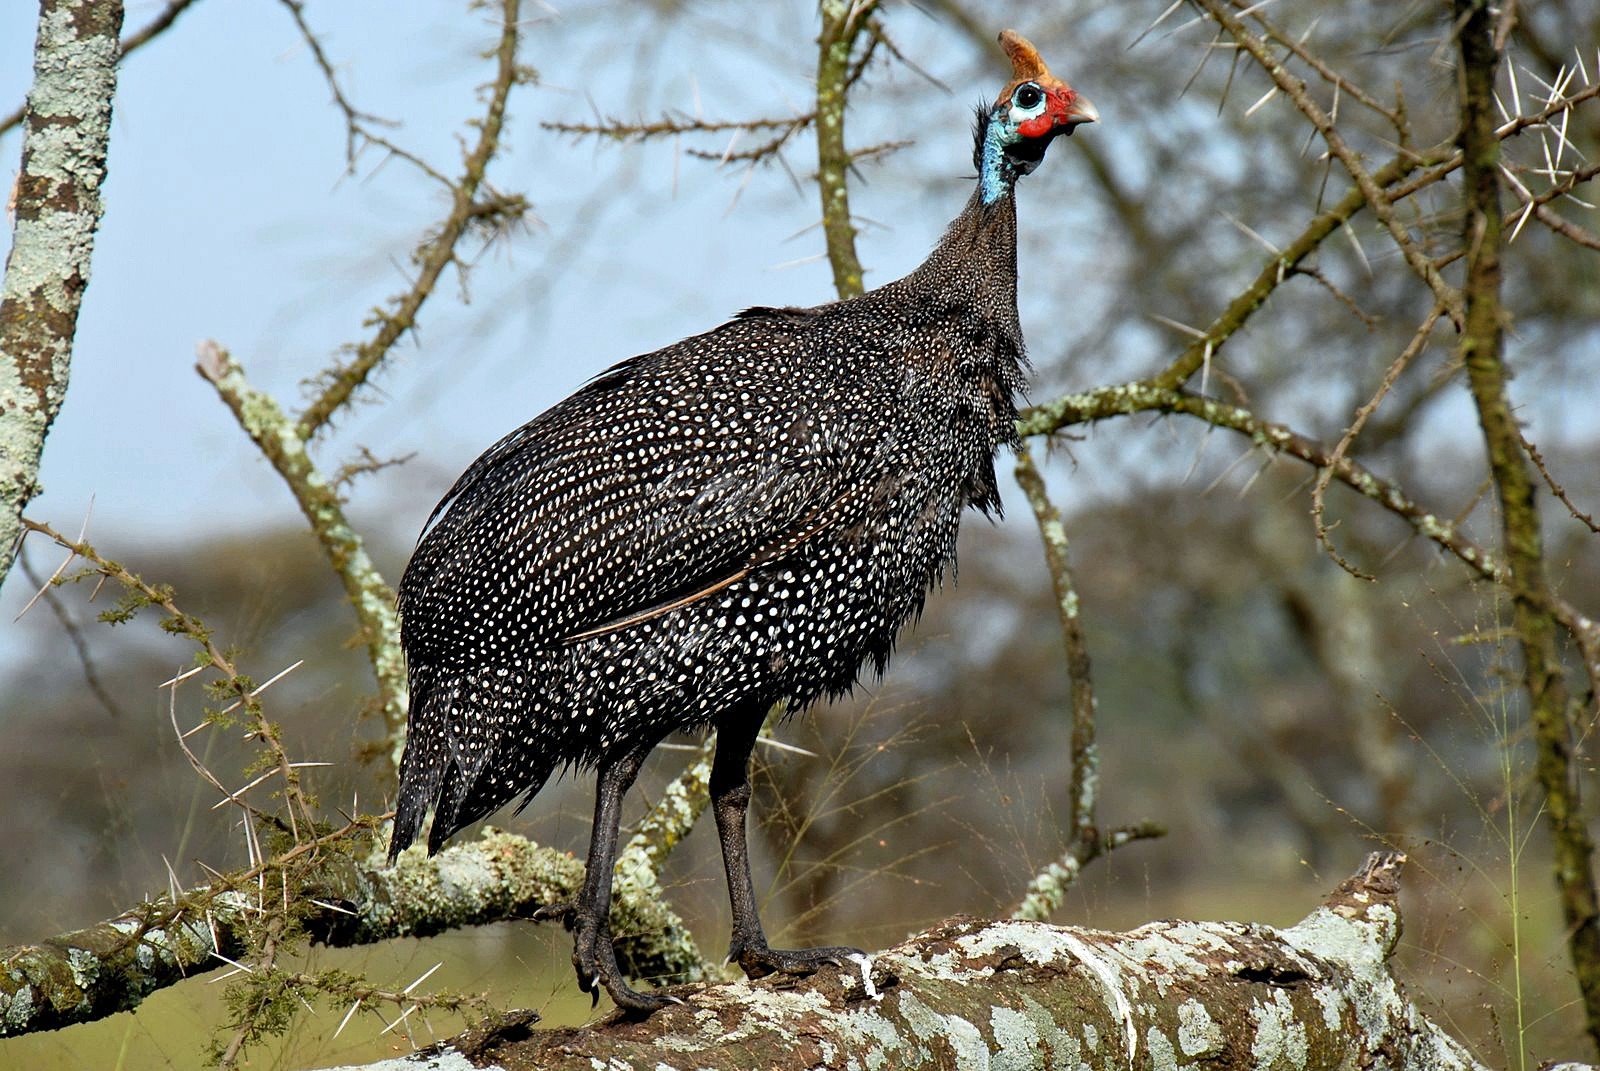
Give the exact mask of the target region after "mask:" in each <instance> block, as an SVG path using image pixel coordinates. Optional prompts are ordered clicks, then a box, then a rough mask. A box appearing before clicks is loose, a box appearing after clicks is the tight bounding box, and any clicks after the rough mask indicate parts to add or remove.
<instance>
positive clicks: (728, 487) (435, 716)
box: [389, 30, 1097, 1011]
mask: <svg viewBox="0 0 1600 1071" xmlns="http://www.w3.org/2000/svg"><path fill="white" fill-rule="evenodd" d="M1000 41H1001V44H1002V45H1003V47H1004V48H1005V50H1006V52H1007V54H1008V55H1009V56H1010V58H1011V62H1012V66H1013V74H1014V77H1013V79H1012V81H1011V82H1010V84H1008V85H1007V86H1006V87H1005V89H1004V91H1003V92H1002V93H1001V94H1000V96H999V98H998V99H997V100H996V102H995V103H994V104H993V105H992V106H988V107H980V109H979V111H978V121H977V128H976V146H975V149H974V163H975V165H976V167H977V169H978V184H977V189H976V190H975V191H974V193H973V195H972V199H971V200H970V201H969V202H968V204H967V206H966V208H965V209H964V210H963V211H962V213H961V214H960V215H959V216H958V217H956V219H955V221H954V222H953V223H952V224H951V225H950V227H949V229H948V230H947V231H946V233H945V235H944V238H943V239H942V240H941V241H940V243H939V245H938V247H937V248H936V249H935V250H934V251H933V253H932V255H930V256H929V257H928V259H927V261H926V262H925V263H923V264H922V266H921V267H919V268H917V269H916V270H915V271H913V272H912V273H911V274H910V275H907V276H906V277H905V278H903V279H899V280H896V281H895V282H892V283H889V284H887V285H885V286H882V287H879V288H878V289H876V290H873V291H871V292H869V293H867V294H864V295H862V296H861V297H858V298H854V299H851V300H848V301H840V302H836V303H833V304H829V305H821V306H817V307H816V308H807V309H802V308H753V309H749V310H747V311H746V312H744V313H741V314H740V315H739V316H738V317H737V318H735V319H734V320H733V321H731V322H729V323H727V324H724V325H723V326H721V327H718V328H716V329H715V330H713V331H710V332H707V333H706V334H703V335H697V336H695V337H693V338H689V339H685V340H684V341H682V342H679V343H676V344H674V345H671V346H667V347H666V348H664V349H660V350H657V351H655V352H654V353H647V354H643V355H642V356H639V357H635V358H633V359H631V360H628V361H624V362H623V363H621V364H619V365H617V366H616V367H614V368H612V369H611V370H610V371H608V372H606V373H605V374H603V375H601V376H600V377H599V378H597V379H595V380H593V381H592V382H590V383H589V384H588V385H586V386H585V387H583V388H582V389H581V390H579V391H578V392H577V393H576V394H574V395H572V396H571V397H570V398H568V399H566V400H565V401H563V402H561V403H560V404H558V405H556V406H555V407H554V408H552V409H550V410H549V411H548V412H545V413H544V414H542V415H540V416H538V417H536V418H535V419H534V420H532V421H531V422H529V423H528V424H526V425H524V426H523V427H521V428H519V429H518V430H516V431H514V432H512V433H511V434H510V435H508V436H506V437H505V438H504V439H502V440H501V441H500V442H498V443H496V444H495V445H494V446H492V447H491V448H490V449H489V450H488V451H487V452H486V453H485V454H484V455H483V456H482V457H480V458H479V459H478V460H477V461H476V462H474V463H473V465H472V466H471V467H470V468H469V469H468V470H467V471H466V472H465V473H464V474H463V475H462V476H461V478H460V479H459V480H457V481H456V484H455V486H454V487H452V488H451V489H450V491H449V493H448V494H446V495H445V497H444V499H443V500H442V501H441V502H440V503H439V505H438V506H437V507H436V508H435V509H434V512H433V516H432V517H431V518H430V520H429V526H428V527H426V528H425V529H424V534H423V536H422V539H421V541H420V543H419V545H418V547H417V550H416V553H415V554H414V555H413V556H412V559H411V562H410V564H409V565H408V566H407V568H406V572H405V577H404V579H403V580H402V581H401V584H400V596H399V604H400V615H401V640H402V642H403V644H404V647H405V651H406V657H407V659H408V662H409V672H410V681H411V712H410V723H409V735H408V737H407V740H406V749H405V756H404V759H403V760H402V762H401V767H400V790H399V799H398V804H397V807H396V814H395V822H394V836H393V840H392V841H391V843H390V847H389V852H390V856H391V858H392V857H393V856H395V855H396V854H398V853H399V852H400V851H401V850H403V849H404V848H405V847H406V846H407V845H409V844H410V843H411V842H412V840H413V838H414V837H415V836H416V834H417V832H418V829H419V828H420V826H421V824H422V820H423V817H424V815H425V814H426V812H427V810H428V808H429V807H430V806H431V807H432V808H433V810H434V819H433V827H432V831H431V833H430V835H429V837H428V849H429V851H430V852H431V851H433V850H436V849H437V848H438V847H439V846H440V844H441V843H442V842H443V841H444V840H445V838H447V837H448V836H449V835H450V834H451V833H453V832H455V831H456V830H458V829H460V828H462V827H463V826H465V825H467V824H468V823H470V822H473V821H475V820H477V819H479V818H483V817H485V816H486V815H488V814H490V813H491V812H493V811H495V810H497V809H498V808H500V807H501V806H503V805H504V804H506V803H508V802H510V801H511V800H512V799H514V798H516V797H518V796H521V797H523V802H524V804H526V802H527V800H529V799H531V798H532V796H533V795H534V793H536V792H537V791H538V790H539V788H540V787H541V786H542V785H543V784H544V783H545V781H546V779H547V778H549V776H550V775H551V774H552V773H553V772H554V771H555V770H557V769H558V768H563V767H591V766H592V767H594V768H595V769H596V770H597V771H598V785H597V789H596V803H595V818H594V830H593V833H592V839H591V842H590V848H589V856H588V873H587V877H586V879H585V881H584V885H583V889H582V891H581V893H580V894H579V897H578V900H577V902H576V903H575V904H574V905H572V907H571V908H570V911H569V912H568V915H567V922H568V925H569V927H570V928H571V929H573V930H574V931H575V934H576V941H575V951H574V953H573V963H574V965H575V966H576V968H577V970H578V977H579V982H580V984H582V985H583V987H584V988H585V989H586V990H588V991H590V992H591V993H595V994H596V995H598V988H597V984H596V983H597V982H598V983H600V984H603V985H604V986H605V987H606V989H607V990H608V991H609V992H610V994H611V996H612V997H613V999H614V1000H615V1001H616V1002H617V1004H618V1005H620V1006H622V1007H624V1008H627V1009H631V1010H636V1011H648V1010H650V1009H652V1008H655V1007H658V1006H659V1005H660V1004H661V1003H663V1002H664V1001H665V998H663V997H662V996H660V995H653V994H643V993H638V992H635V991H634V990H632V989H630V988H629V987H628V986H627V984H626V983H625V981H624V980H623V978H622V976H621V974H620V972H619V970H618V967H617V963H616V959H615V955H614V953H613V950H612V945H611V937H610V933H609V930H608V923H607V914H608V911H609V907H610V902H611V876H612V874H611V872H612V865H613V859H614V855H615V851H616V840H617V829H618V818H619V812H620V810H621V803H622V798H623V795H624V793H626V792H627V790H628V788H629V786H630V785H631V784H632V783H633V780H634V777H635V775H636V774H637V773H638V770H639V767H640V765H641V764H642V763H643V761H644V759H645V757H646V755H647V754H648V753H649V752H650V750H651V749H652V748H653V747H655V745H656V744H657V743H658V742H659V741H660V740H661V739H662V738H663V737H664V736H666V735H667V734H668V733H671V732H673V731H676V730H684V729H695V728H700V727H704V726H712V727H714V728H715V729H716V731H717V750H716V758H715V761H714V763H713V769H712V774H711V784H710V791H711V799H712V806H713V811H714V814H715V816H716V821H717V829H718V832H719V834H720V837H721V841H722V850H723V858H724V863H725V865H726V868H727V876H728V889H729V897H730V899H731V901H732V906H733V939H732V943H731V948H730V952H729V958H730V959H731V960H733V961H736V962H737V963H738V964H739V965H740V966H741V967H742V968H743V969H744V971H745V972H746V973H747V974H749V975H751V976H752V977H754V976H759V975H762V974H767V973H770V972H772V971H785V972H793V973H804V972H807V971H811V970H814V969H816V967H817V966H818V965H819V964H822V963H829V962H838V961H839V960H841V959H842V958H843V957H845V956H847V955H850V954H853V953H854V952H855V950H853V949H845V948H820V949H804V950H793V951H790V950H782V949H774V948H770V947H769V946H768V945H767V940H766V937H765V935H764V933H763V931H762V929H761V921H760V919H759V918H758V917H757V913H756V900H755V893H754V891H753V888H752V885H751V879H750V870H749V860H748V856H747V852H746V845H745V816H746V811H747V809H748V806H749V800H750V782H749V777H748V766H749V758H750V753H751V750H752V748H753V747H754V744H755V740H756V734H757V732H758V731H759V729H760V727H761V724H762V721H763V718H764V716H765V714H766V711H767V709H768V708H769V707H770V706H771V705H772V704H773V703H775V702H777V701H779V700H783V699H786V700H788V701H789V710H790V711H798V710H801V709H804V708H805V707H806V706H808V705H809V704H811V703H813V702H815V701H816V700H818V699H819V698H821V697H823V696H838V695H840V694H842V693H844V692H847V691H849V690H850V688H851V687H852V685H853V684H854V683H855V680H856V678H857V675H858V673H859V672H860V671H861V669H862V668H863V667H864V666H865V665H866V664H868V663H871V665H872V666H873V668H874V669H875V670H877V671H879V672H882V670H883V668H884V666H885V664H886V662H887V661H888V658H889V654H890V651H891V650H892V648H893V646H894V642H895V635H896V633H897V631H898V630H899V628H900V626H901V625H902V624H903V623H904V622H905V621H906V620H907V619H909V618H911V617H913V616H915V615H916V614H917V612H918V611H919V610H920V609H921V608H922V604H923V600H924V599H925V598H926V596H927V593H928V592H929V590H930V589H931V587H932V585H934V584H935V583H936V582H938V581H939V580H940V578H941V577H942V576H943V575H944V572H945V570H946V568H947V567H948V566H949V565H950V564H951V563H952V562H953V561H954V557H955V548H956V530H957V526H958V524H959V521H960V517H961V513H962V511H963V510H964V509H965V508H966V507H968V506H974V507H976V508H978V509H979V510H981V511H983V512H984V513H986V514H988V513H992V512H996V511H998V510H999V508H1000V499H999V495H998V493H997V487H996V484H995V473H994V457H995V452H996V450H997V449H998V448H999V447H1000V446H1002V445H1006V444H1011V443H1014V441H1015V439H1016V432H1015V430H1014V421H1015V417H1016V406H1015V401H1014V399H1015V397H1016V395H1017V393H1018V392H1019V391H1020V390H1021V389H1022V386H1023V369H1024V368H1025V367H1026V362H1027V358H1026V355H1025V353H1024V349H1023V342H1022V334H1021V328H1020V326H1019V324H1018V321H1017V297H1016V286H1017V267H1016V257H1017V250H1016V206H1015V202H1014V200H1013V197H1012V188H1013V184H1014V183H1015V182H1016V180H1017V178H1018V177H1019V176H1021V175H1025V174H1027V173H1029V172H1030V171H1032V170H1033V169H1034V168H1035V167H1037V166H1038V164H1039V163H1040V161H1041V160H1043V158H1044V154H1045V150H1046V148H1048V146H1049V145H1050V142H1051V140H1052V139H1054V138H1055V137H1056V136H1057V135H1060V134H1070V133H1071V132H1072V129H1073V128H1074V127H1075V126H1077V125H1078V124H1081V123H1086V122H1091V121H1093V120H1094V119H1096V118H1097V115H1096V112H1095V110H1094V108H1093V106H1092V105H1090V103H1089V102H1088V101H1087V100H1085V99H1084V98H1083V97H1082V96H1080V95H1079V94H1078V93H1076V92H1074V91H1073V90H1072V89H1071V88H1070V87H1069V86H1068V85H1067V84H1066V83H1064V82H1062V81H1060V80H1059V79H1057V78H1055V77H1053V76H1052V75H1051V74H1050V72H1049V69H1048V68H1046V66H1045V65H1044V63H1043V62H1042V61H1041V60H1040V58H1039V55H1038V53H1037V52H1036V51H1035V50H1034V48H1033V46H1032V45H1031V44H1029V43H1028V42H1027V41H1026V40H1025V39H1024V38H1022V37H1021V36H1020V35H1019V34H1016V33H1015V32H1013V31H1010V30H1008V31H1006V32H1004V33H1002V34H1001V35H1000Z"/></svg>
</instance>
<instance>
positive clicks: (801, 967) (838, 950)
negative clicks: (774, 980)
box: [728, 945, 866, 978]
mask: <svg viewBox="0 0 1600 1071" xmlns="http://www.w3.org/2000/svg"><path fill="white" fill-rule="evenodd" d="M865 959H866V953H865V952H863V951H861V950H860V949H859V948H847V947H845V946H843V945H829V946H825V947H823V948H768V947H766V945H759V946H748V945H747V946H745V947H743V948H734V949H731V950H730V951H729V952H728V960H729V962H731V963H737V964H738V965H739V968H740V969H741V970H742V971H744V973H745V977H747V978H764V977H766V976H767V975H769V974H773V973H778V974H812V973H815V972H816V971H817V970H819V969H821V968H822V967H847V966H852V965H853V964H854V963H857V962H860V961H862V960H865Z"/></svg>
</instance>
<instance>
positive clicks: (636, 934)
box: [0, 823, 705, 1036]
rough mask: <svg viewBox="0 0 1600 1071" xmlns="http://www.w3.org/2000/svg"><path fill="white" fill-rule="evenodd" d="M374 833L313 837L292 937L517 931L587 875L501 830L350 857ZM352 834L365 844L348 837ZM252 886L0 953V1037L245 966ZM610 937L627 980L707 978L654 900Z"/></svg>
mask: <svg viewBox="0 0 1600 1071" xmlns="http://www.w3.org/2000/svg"><path fill="white" fill-rule="evenodd" d="M370 825H371V823H366V824H362V825H357V826H352V827H347V828H345V829H342V830H340V831H338V832H337V833H335V834H333V835H330V836H327V837H324V838H321V841H320V842H319V843H320V846H321V848H322V849H323V850H324V851H325V857H324V859H323V861H322V863H321V865H319V866H318V867H316V868H314V869H312V870H309V871H307V872H305V873H304V874H303V876H300V877H297V878H296V879H295V884H294V885H293V887H291V888H289V889H287V890H286V892H285V895H286V896H287V898H288V899H289V901H290V903H291V904H292V905H293V908H294V914H293V922H294V925H295V926H297V927H299V928H301V929H303V930H304V931H305V932H307V933H309V934H310V935H311V936H312V937H313V938H314V939H316V940H318V941H321V942H324V943H326V944H328V945H331V946H334V947H347V946H352V945H361V944H371V943H374V942H377V941H384V940H388V939H390V938H394V937H425V936H429V935H432V934H438V933H443V932H445V931H447V930H455V929H460V928H462V927H465V926H481V925H486V924H488V923H491V922H503V921H508V920H515V919H526V918H529V917H531V916H532V915H533V913H534V912H535V911H537V910H538V909H539V908H540V907H544V906H548V905H551V904H556V903H560V902H562V901H565V900H570V899H571V898H572V897H573V896H574V895H576V893H577V891H578V888H579V887H580V886H581V885H582V883H583V864H582V863H581V862H580V861H578V860H577V859H575V858H573V857H572V856H571V855H569V854H567V853H565V852H558V851H556V850H554V849H552V848H545V847H541V846H539V845H537V844H535V843H533V842H532V841H529V840H526V839H524V838H522V837H518V836H515V835H513V834H509V833H502V832H499V831H497V830H485V831H484V833H483V835H482V836H481V837H479V838H478V839H477V840H474V841H469V842H467V843H464V844H459V845H456V846H454V847H451V848H448V849H446V850H445V851H442V852H440V853H439V854H438V855H436V856H434V857H433V858H431V859H430V858H427V857H426V856H425V855H424V853H423V852H422V851H421V850H420V849H413V850H411V851H408V852H405V853H403V854H402V855H401V856H400V859H399V860H398V861H397V862H396V864H395V865H394V866H393V867H388V866H385V865H383V863H382V860H381V858H379V857H377V856H373V857H372V858H367V857H366V856H365V854H364V853H360V852H358V851H356V849H358V848H359V847H360V846H362V845H364V844H368V843H370V842H369V841H367V840H366V839H365V837H366V835H367V834H369V833H370V829H369V828H368V827H369V826H370ZM358 833H359V834H361V839H357V838H356V837H354V836H352V834H358ZM341 846H342V847H343V848H344V849H345V850H344V851H336V850H333V849H335V848H337V847H341ZM284 862H285V860H283V859H278V860H273V861H272V865H280V864H283V863H284ZM282 872H283V873H296V871H294V870H293V868H287V869H285V870H283V871H282ZM258 876H259V874H258V873H257V872H250V873H241V874H235V875H230V876H229V877H226V878H223V879H219V880H218V881H216V882H213V883H211V884H210V885H206V886H202V887H199V888H195V889H189V890H187V891H184V892H181V893H180V894H179V895H178V896H177V897H176V898H173V897H171V896H170V895H168V896H160V897H156V898H155V899H152V900H150V901H148V902H146V903H143V904H140V905H138V906H137V907H135V908H133V909H131V910H129V911H127V912H124V913H123V914H121V915H119V916H117V917H116V918H114V919H109V920H107V921H105V922H102V923H100V924H98V925H96V926H91V927H88V928H87V929H83V930H78V931H75V932H72V933H66V934H62V935H60V936H58V937H55V938H52V939H51V940H49V941H45V942H43V943H42V944H38V945H25V946H21V947H17V948H9V949H5V950H0V1036H9V1035H16V1034H24V1033H30V1032H33V1031H38V1030H54V1029H57V1028H59V1027H63V1026H67V1025H70V1024H72V1023H82V1022H89V1021H91V1020H94V1019H99V1018H103V1017H105V1016H107V1015H111V1014H113V1013H115V1012H118V1011H126V1010H128V1009H130V1008H133V1007H136V1006H137V1005H138V1004H139V1003H140V1002H141V1001H142V1000H143V999H144V998H145V997H147V996H149V995H150V994H151V993H152V992H154V991H156V990H157V989H162V988H165V987H166V986H170V985H175V984H176V983H178V982H180V981H182V980H183V979H185V978H189V977H193V976H194V975H196V974H200V973H204V972H207V971H211V970H215V969H218V968H222V967H225V966H227V961H228V960H236V959H240V958H242V957H244V956H245V955H247V954H249V951H250V949H251V948H252V947H253V938H252V936H251V930H252V927H256V926H259V925H260V923H261V911H260V908H259V906H258V903H257V899H256V895H255V889H256V879H257V877H258ZM612 928H613V930H614V931H615V932H616V933H617V934H618V935H619V939H618V941H617V954H618V956H619V958H620V959H621V960H622V965H623V969H624V970H626V971H628V972H629V973H630V974H632V975H634V976H635V977H648V978H656V979H675V980H681V981H691V980H696V979H698V978H700V977H702V973H703V971H704V970H705V964H704V961H703V960H702V959H701V958H700V956H699V954H698V953H697V952H695V951H694V943H693V940H692V938H690V937H688V935H687V931H686V930H685V928H684V926H683V923H682V921H681V920H679V919H678V917H677V916H676V915H675V914H673V912H672V910H671V909H670V908H669V907H667V906H666V905H665V904H664V902H662V901H661V900H659V899H655V898H650V897H645V896H631V895H629V894H627V893H626V892H625V891H623V890H620V889H619V891H618V897H617V901H616V903H615V904H614V906H613V909H612Z"/></svg>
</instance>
